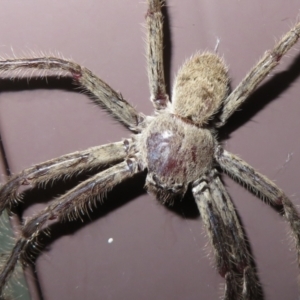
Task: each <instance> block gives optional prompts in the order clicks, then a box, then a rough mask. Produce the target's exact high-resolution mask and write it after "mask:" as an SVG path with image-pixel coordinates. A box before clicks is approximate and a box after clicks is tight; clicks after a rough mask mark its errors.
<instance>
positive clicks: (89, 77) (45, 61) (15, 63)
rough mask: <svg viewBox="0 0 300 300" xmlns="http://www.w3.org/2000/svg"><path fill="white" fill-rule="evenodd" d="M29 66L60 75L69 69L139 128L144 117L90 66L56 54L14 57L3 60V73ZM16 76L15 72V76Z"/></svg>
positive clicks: (95, 96)
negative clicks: (83, 65) (95, 73)
mask: <svg viewBox="0 0 300 300" xmlns="http://www.w3.org/2000/svg"><path fill="white" fill-rule="evenodd" d="M29 69H33V70H37V71H52V72H55V73H57V74H58V75H59V76H60V75H61V73H64V72H67V74H69V75H71V76H72V78H73V79H74V81H75V82H76V83H77V84H78V85H79V86H81V87H82V88H84V89H85V90H87V91H88V92H89V93H90V94H91V96H92V97H91V98H92V100H93V101H94V102H95V103H96V104H97V105H99V106H101V107H104V108H105V109H107V110H108V111H109V112H110V113H111V114H112V115H113V116H114V117H116V118H117V119H118V120H119V121H120V122H121V123H123V124H124V125H125V126H126V127H127V128H129V129H130V130H132V131H136V132H139V131H140V129H139V124H140V123H141V122H142V121H143V120H144V116H143V114H140V113H138V112H137V111H136V110H135V109H134V108H133V107H132V106H131V105H130V104H129V103H128V102H127V101H126V100H125V99H123V96H122V95H121V94H120V93H118V92H116V91H115V90H113V89H112V88H111V87H110V86H109V85H108V84H107V83H105V82H104V81H103V80H101V79H100V78H98V77H97V76H96V75H94V74H93V73H92V72H91V71H90V70H88V69H87V68H85V67H82V66H80V65H79V64H76V63H75V62H73V61H70V60H65V59H62V58H56V57H51V56H49V57H36V58H20V59H18V58H14V59H6V60H2V61H0V73H2V72H7V71H9V72H12V71H15V72H22V71H27V70H29ZM12 77H14V76H12Z"/></svg>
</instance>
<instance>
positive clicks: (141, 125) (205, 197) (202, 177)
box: [2, 1, 299, 299]
mask: <svg viewBox="0 0 300 300" xmlns="http://www.w3.org/2000/svg"><path fill="white" fill-rule="evenodd" d="M149 5H150V9H149V11H148V13H147V19H148V21H149V20H150V23H151V22H152V21H153V19H155V18H154V16H156V15H159V8H158V6H159V2H158V1H153V2H150V3H149ZM151 5H153V7H151ZM151 20H152V21H151ZM298 27H299V25H298ZM290 35H291V36H292V37H294V39H296V37H297V36H295V35H293V34H292V33H290ZM150 37H152V38H154V39H156V37H155V35H150ZM150 44H151V43H150ZM289 46H292V43H291V42H290V43H289ZM161 49H162V45H161V42H160V43H159V49H158V50H157V52H159V50H161ZM154 52H155V51H154ZM154 55H155V57H160V55H158V53H154ZM150 57H151V56H150ZM273 57H275V58H276V63H277V62H278V60H279V57H278V56H277V55H275V56H274V55H273ZM202 59H204V61H205V60H209V61H210V60H212V62H213V63H212V65H215V66H216V67H218V68H220V72H218V76H220V78H221V80H220V81H221V82H223V92H222V93H221V94H222V95H223V96H222V97H220V98H219V100H218V101H219V104H218V105H217V106H216V107H215V108H214V109H213V111H210V113H211V114H210V115H209V116H206V117H207V120H205V121H203V120H202V121H201V120H200V121H199V119H198V121H197V118H198V117H199V115H198V114H195V115H193V112H194V110H192V111H190V112H187V115H184V114H185V111H181V112H177V111H176V109H179V110H180V109H182V108H184V103H181V104H180V100H179V102H178V103H179V105H178V106H177V108H176V100H175V101H174V99H176V95H177V97H178V94H180V93H179V89H178V88H177V89H176V87H175V89H174V93H173V102H172V105H170V103H169V102H167V96H166V94H165V93H164V92H162V91H163V87H164V84H162V85H161V86H160V92H159V93H157V92H155V87H154V86H152V88H151V92H152V96H153V95H156V97H154V98H153V99H152V100H153V103H154V106H155V108H156V112H157V115H156V116H155V117H156V118H157V120H161V124H162V125H161V126H167V127H163V130H162V131H161V132H162V133H163V134H162V135H161V137H160V138H158V140H157V139H156V138H150V137H151V136H157V135H159V134H160V131H158V132H156V131H155V130H157V128H156V127H157V126H158V125H157V124H156V125H155V126H154V127H151V124H153V122H154V121H153V120H152V119H153V117H144V116H143V115H141V114H138V113H135V112H134V110H133V109H132V107H130V105H129V104H126V106H127V108H128V109H127V110H126V111H129V112H130V113H129V114H128V115H127V116H125V118H124V116H123V113H122V111H120V110H119V106H120V104H122V105H125V103H126V102H124V101H123V100H122V99H121V98H120V99H119V100H120V101H121V103H118V102H116V103H117V104H114V103H115V102H113V107H112V109H111V110H113V112H115V115H116V116H117V117H118V118H119V119H121V121H123V123H125V125H127V126H128V127H130V128H131V130H132V131H134V132H136V133H137V135H136V137H132V138H130V139H126V140H124V142H123V144H122V143H117V144H114V145H115V146H116V147H117V148H118V149H120V151H124V150H123V148H125V150H126V153H123V154H122V155H121V157H118V158H116V161H118V162H119V161H121V160H123V159H125V156H126V159H125V161H124V162H120V163H119V164H118V165H116V167H122V166H123V168H124V169H122V172H123V173H122V172H121V173H118V174H119V175H122V174H125V175H126V176H131V175H132V173H134V172H135V171H142V170H143V169H144V168H147V169H148V175H147V176H148V177H147V181H148V189H149V191H150V192H151V191H152V192H153V193H154V194H157V197H158V198H159V199H160V200H161V202H171V201H178V199H180V198H181V197H182V196H183V194H184V193H185V191H186V190H187V188H191V190H192V191H193V194H194V197H195V198H196V201H197V204H198V205H199V210H200V213H201V212H202V213H201V216H202V218H203V221H204V224H206V226H207V227H208V228H209V226H213V227H218V228H220V230H221V231H220V232H219V233H217V234H216V235H215V236H214V235H213V230H208V235H209V236H210V238H211V239H212V241H213V243H212V244H213V245H214V246H215V250H214V252H215V253H217V254H216V257H218V259H217V266H218V268H219V272H220V273H221V275H222V276H223V277H225V279H226V283H227V287H226V288H225V298H227V299H233V298H235V297H236V295H238V294H241V293H244V294H245V298H246V297H248V298H249V297H252V298H253V296H252V294H251V293H252V292H253V293H254V294H255V293H256V290H255V286H256V285H258V283H256V279H255V275H253V273H255V272H254V270H253V269H252V265H251V263H250V262H249V260H250V257H249V253H248V250H247V247H245V245H244V241H243V233H241V232H240V224H239V222H238V220H237V219H236V217H235V212H234V210H233V209H232V208H231V201H230V198H229V196H228V194H227V193H226V191H225V190H224V187H223V184H222V182H221V181H220V179H219V175H218V173H217V170H216V169H215V168H216V166H217V163H218V165H221V167H223V168H224V169H225V171H227V172H229V173H230V170H231V169H230V170H228V169H226V165H227V164H230V163H229V160H226V157H227V156H226V155H225V156H224V153H225V154H226V153H227V152H223V151H222V148H220V147H218V146H217V141H215V136H214V135H211V134H210V132H211V130H212V128H213V127H214V126H217V127H219V126H220V120H222V117H224V114H223V112H225V116H226V103H227V102H226V101H227V100H225V104H224V102H223V99H221V98H225V95H226V91H227V88H226V87H227V82H228V79H227V75H226V72H227V71H226V68H225V67H224V64H223V63H222V61H221V60H220V59H219V58H218V57H217V56H216V55H215V54H205V55H200V56H199V55H198V56H197V55H195V56H194V57H193V59H192V61H193V64H192V65H193V66H194V65H195V64H197V61H198V60H200V61H201V60H202ZM58 62H62V61H59V60H58ZM199 63H200V64H201V62H199ZM6 65H9V63H6ZM150 65H151V64H150ZM187 65H188V63H187V64H186V66H187ZM2 66H3V64H2ZM190 68H191V67H188V66H187V67H185V68H183V69H182V70H183V71H182V72H184V69H187V70H188V71H190ZM161 70H162V67H161ZM205 73H206V74H207V73H209V71H208V70H207V72H205ZM222 73H223V74H222ZM72 74H73V78H74V79H75V80H77V81H80V80H81V79H82V78H83V77H82V74H81V72H78V70H75V72H74V69H72ZM179 74H180V73H179ZM221 74H222V75H221ZM182 77H185V76H184V75H182ZM196 77H197V78H199V77H200V78H201V76H196ZM212 77H213V78H216V76H212ZM178 78H180V77H177V79H178ZM158 79H160V82H162V81H161V80H162V75H161V74H160V76H158V78H157V77H156V76H154V78H152V79H151V76H150V80H151V82H157V80H158ZM212 81H213V80H212ZM177 82H178V80H177ZM150 86H151V85H150ZM175 86H176V84H175ZM189 90H190V89H189ZM176 91H177V93H176ZM249 92H250V91H249ZM174 94H175V96H174ZM185 94H186V93H185ZM158 95H159V97H157V96H158ZM118 97H120V96H118ZM157 98H158V99H157ZM178 99H181V98H180V97H178ZM227 99H228V98H227ZM156 100H158V101H156ZM126 106H125V107H126ZM174 106H175V108H176V109H175V108H174ZM219 106H222V109H221V110H220V107H219ZM172 109H175V111H173V110H172ZM199 109H201V107H200V108H199ZM234 109H236V107H235V108H234ZM116 110H117V112H116ZM132 111H133V113H132ZM163 111H168V117H166V114H165V113H163ZM169 113H171V114H169ZM203 115H205V114H203ZM128 116H129V122H128V120H126V118H127V117H128ZM132 116H133V117H132ZM214 116H215V118H216V119H217V121H216V119H215V118H213V117H214ZM225 119H227V117H226V118H225ZM133 120H134V122H133ZM169 120H172V124H176V122H179V124H181V125H180V126H179V127H178V129H180V128H181V126H185V128H193V129H192V131H193V132H194V133H193V134H196V135H197V134H198V132H200V129H199V128H200V127H201V128H204V129H203V130H204V131H203V132H205V133H204V136H205V137H206V138H205V140H206V143H205V147H203V143H202V144H199V145H197V144H196V145H195V144H193V143H194V142H195V139H192V140H191V141H190V142H191V143H192V146H191V147H187V148H188V149H189V148H191V149H193V148H195V149H201V147H202V148H203V151H202V152H201V155H203V152H205V149H206V148H207V147H208V148H209V149H206V150H207V152H206V153H207V157H209V156H210V154H211V160H209V159H208V162H207V158H206V159H205V160H204V161H203V160H202V163H205V164H206V163H207V165H206V166H205V167H204V169H205V172H200V173H197V172H198V170H196V171H195V172H196V173H197V176H196V177H197V178H196V177H195V178H194V177H193V176H192V177H193V179H192V180H191V179H190V180H188V181H189V182H183V181H180V182H178V181H177V182H176V180H175V182H168V181H167V179H166V177H164V176H163V174H159V172H152V173H151V168H150V164H148V163H147V166H145V159H143V157H145V155H144V156H143V154H141V153H145V152H147V151H148V150H147V149H146V148H148V146H149V147H154V146H155V147H156V146H157V147H163V148H162V150H164V151H159V152H161V153H160V155H161V154H163V153H165V151H168V147H165V146H163V144H164V143H163V142H164V141H168V139H170V138H172V136H174V135H175V132H174V131H173V132H172V130H171V129H172V128H169V127H168V126H172V125H166V124H170V122H169ZM155 122H157V121H155ZM195 122H196V123H198V124H196V125H195ZM199 122H200V123H199ZM222 125H223V124H222ZM149 128H150V129H151V128H153V130H154V133H153V132H151V130H150V129H149ZM194 129H195V130H194ZM143 132H148V135H147V136H143ZM203 132H202V133H203ZM179 135H186V134H185V133H182V132H181V133H180V130H179ZM202 137H203V136H202ZM161 139H162V140H161ZM176 140H177V139H176ZM196 140H197V139H196ZM161 142H162V143H161ZM165 143H167V142H165ZM133 144H135V145H133ZM121 145H122V147H121ZM145 145H147V147H146V146H145ZM167 146H168V145H167ZM193 146H194V147H193ZM121 148H122V150H121ZM100 149H101V150H99V151H102V150H103V149H105V147H104V148H100ZM141 149H143V150H142V151H139V154H138V153H137V152H136V150H141ZM195 151H197V150H192V151H191V153H190V159H191V160H193V157H194V155H195V154H197V152H195ZM213 152H214V153H215V154H213ZM153 153H155V152H153ZM222 153H223V154H222ZM184 154H185V158H186V155H187V154H188V153H184ZM201 155H198V156H201ZM146 157H149V156H147V155H146ZM155 157H156V155H155ZM160 157H161V156H160ZM104 158H105V156H104ZM221 158H222V159H223V161H222V160H221ZM72 159H75V160H76V158H72ZM86 159H87V158H86V156H84V155H83V156H80V157H79V158H77V162H76V163H71V165H70V167H71V168H74V167H80V168H84V167H88V166H87V165H85V164H86V162H87V161H86ZM170 159H171V160H169V161H168V160H164V161H162V162H161V163H160V164H163V163H164V162H165V161H168V162H169V165H170V166H169V168H171V169H173V174H176V173H177V174H180V172H181V169H177V167H178V165H177V164H174V163H173V161H172V159H173V157H171V158H170ZM176 160H177V163H178V160H179V157H178V158H177V159H176ZM224 160H225V162H226V164H224ZM233 161H236V159H233ZM69 162H70V157H69ZM222 162H223V164H222ZM106 163H107V161H106ZM110 163H111V164H113V161H112V162H110ZM194 163H195V164H196V163H197V161H195V160H194ZM62 164H68V161H65V162H62ZM83 164H84V166H83ZM242 165H243V166H245V164H244V163H243V164H242ZM159 166H160V165H158V166H157V165H156V167H157V168H159ZM116 167H111V168H110V169H107V171H113V170H114V168H116ZM202 167H203V166H202ZM231 167H232V166H231ZM211 168H213V170H212V171H211V170H210V169H211ZM191 169H193V168H191ZM202 169H203V168H202ZM247 169H248V171H250V174H251V173H253V172H254V171H251V169H250V167H249V168H247ZM72 170H74V169H72ZM74 171H75V172H76V170H74ZM107 171H103V173H100V174H101V176H102V175H103V174H106V173H105V172H107ZM156 171H157V170H156ZM174 171H175V173H174ZM50 172H51V171H50ZM38 173H39V174H38V175H39V177H37V178H36V180H45V181H47V180H49V179H50V178H49V177H48V176H49V174H47V172H45V169H43V170H41V172H40V171H39V172H38ZM237 173H239V172H237ZM60 175H63V174H62V173H59V174H58V173H57V174H55V177H59V176H60ZM125 175H124V176H125ZM158 175H161V178H160V177H159V176H158ZM234 175H235V176H238V175H237V174H236V171H235V173H234ZM126 176H125V177H126ZM257 176H258V175H257ZM173 177H175V179H176V176H173ZM122 179H123V178H122ZM172 179H173V178H172ZM240 179H241V180H242V179H243V178H240ZM11 180H13V179H11ZM31 180H32V178H31ZM162 180H163V181H167V182H162ZM261 180H262V179H261ZM28 181H30V179H29V178H26V180H24V178H22V182H21V184H23V185H25V184H28V183H29V182H28ZM31 184H33V185H34V183H33V182H31ZM162 186H164V188H163V189H162V188H161V187H162ZM269 186H271V187H272V190H274V189H275V191H277V190H276V188H275V187H274V186H273V185H272V184H271V183H269ZM217 188H218V189H217ZM7 189H10V191H11V192H14V191H12V190H11V188H10V186H9V184H8V185H5V186H4V187H3V188H2V193H3V191H5V190H7ZM219 190H221V194H222V195H223V197H225V199H226V203H227V205H229V211H228V213H229V216H227V217H224V216H222V215H220V214H219V212H218V211H217V208H216V207H213V205H215V202H214V201H218V199H220V193H219ZM258 190H259V187H258ZM259 191H260V192H262V193H263V191H261V190H259ZM91 192H93V193H97V192H98V191H97V188H93V189H92V190H91ZM210 194H212V195H213V197H214V201H212V200H209V198H210V196H209V195H210ZM2 195H3V194H2ZM8 198H9V197H8ZM8 198H7V197H3V200H4V201H7V199H8ZM270 200H272V199H270ZM216 203H218V202H216ZM10 204H11V203H7V204H6V206H8V207H9V206H10ZM52 205H54V204H52ZM218 205H224V204H220V203H219V204H218ZM52 208H53V207H52ZM225 208H226V207H225ZM204 209H205V210H206V213H205V212H204ZM223 209H224V207H223ZM227 209H228V208H227ZM64 213H67V214H68V213H70V215H69V214H68V216H69V217H71V218H72V217H78V216H77V214H75V215H73V213H72V211H71V210H70V211H66V210H65V208H64ZM47 214H48V212H47ZM207 215H208V216H211V218H210V219H205V216H207ZM47 218H48V219H56V218H59V216H58V215H56V212H55V211H53V209H52V210H51V212H49V215H48V216H47ZM222 218H223V220H222ZM227 218H229V219H227ZM297 218H298V217H297V216H295V218H294V219H293V220H294V221H295V223H296V222H297ZM209 220H210V221H211V224H209V223H208V221H209ZM213 220H214V221H213ZM230 220H231V221H230ZM232 220H234V222H232ZM220 222H221V223H222V222H225V223H226V222H230V224H231V225H232V226H233V228H232V229H231V230H233V232H235V234H233V236H235V237H237V241H236V242H234V241H233V240H232V238H231V237H230V232H229V233H228V232H227V231H228V227H226V226H220V225H219V224H221V223H220ZM38 223H39V226H41V222H38ZM296 224H297V223H296ZM30 225H32V227H35V226H36V221H28V222H27V224H26V225H25V228H24V233H25V234H26V232H27V230H29V229H30ZM37 229H40V228H34V229H33V230H34V233H36V232H37V231H36V230H37ZM222 230H225V232H226V234H224V235H223V234H222ZM294 231H295V232H296V233H297V232H298V230H294ZM215 238H220V239H221V241H223V239H224V241H225V242H222V243H220V245H221V246H220V247H218V245H219V244H214V241H215ZM29 240H31V237H28V236H27V237H26V243H27V241H29ZM235 243H238V245H239V250H240V249H244V251H243V256H244V257H243V259H242V262H240V263H238V261H239V257H238V252H237V244H235ZM20 244H22V242H19V245H20ZM226 245H227V246H226ZM227 247H229V248H227ZM222 251H224V252H225V254H226V253H227V254H226V255H225V256H226V257H225V259H224V257H222V255H220V253H221V252H222ZM218 253H219V254H218ZM220 260H221V261H220ZM241 265H243V267H241ZM244 265H245V266H244ZM224 266H225V267H224ZM224 268H225V270H226V271H224ZM241 268H242V269H243V271H240V269H241ZM228 270H229V271H228ZM233 274H234V276H233ZM251 274H252V275H253V278H252V276H251ZM236 278H237V279H236ZM249 278H250V279H251V278H252V280H249ZM235 279H236V280H235ZM238 279H240V280H243V282H244V283H245V284H244V287H241V286H240V284H239V281H238ZM248 285H250V286H251V287H252V289H253V290H252V289H249V286H248Z"/></svg>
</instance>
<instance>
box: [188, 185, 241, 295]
mask: <svg viewBox="0 0 300 300" xmlns="http://www.w3.org/2000/svg"><path fill="white" fill-rule="evenodd" d="M210 189H211V188H210V186H209V184H208V183H207V182H205V181H201V182H200V183H199V182H198V183H195V184H194V186H193V189H192V192H193V195H194V197H195V200H196V203H197V206H198V209H199V212H200V215H201V217H202V220H203V222H204V225H205V227H206V229H207V233H208V237H209V239H210V242H211V244H212V246H213V251H214V256H215V260H216V265H217V268H218V271H219V273H220V275H221V276H222V277H224V278H225V295H224V300H232V299H238V297H239V295H240V293H241V291H240V290H241V288H240V287H239V282H238V280H237V278H236V276H235V274H233V272H234V269H233V263H232V253H231V249H230V244H231V240H230V239H229V238H228V232H227V228H226V226H225V224H224V220H223V219H222V216H221V215H220V212H219V210H218V208H217V205H216V203H215V201H214V199H213V198H212V194H211V192H210Z"/></svg>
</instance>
